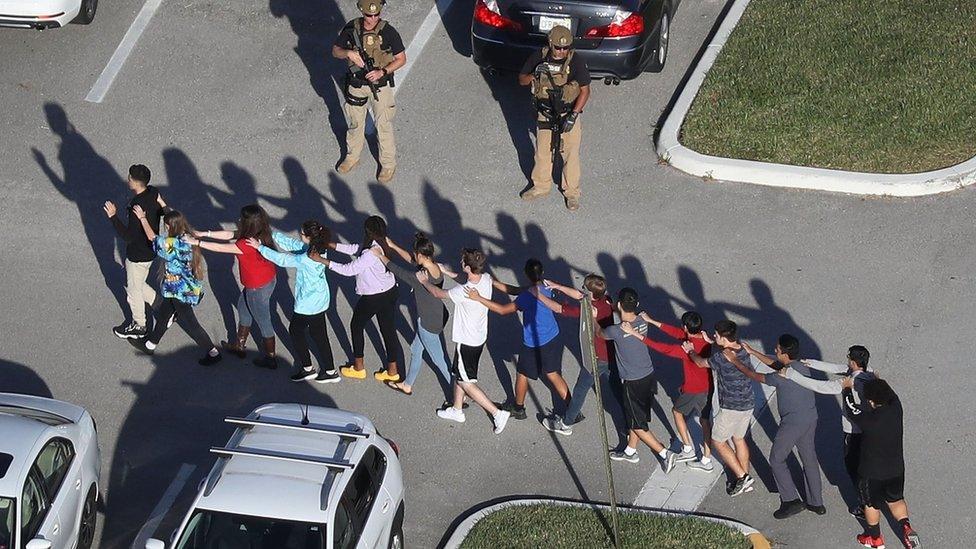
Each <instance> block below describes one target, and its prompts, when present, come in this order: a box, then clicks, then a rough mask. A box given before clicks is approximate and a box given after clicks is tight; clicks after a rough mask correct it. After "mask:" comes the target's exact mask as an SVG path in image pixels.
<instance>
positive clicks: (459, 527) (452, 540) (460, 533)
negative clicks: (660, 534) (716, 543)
mask: <svg viewBox="0 0 976 549" xmlns="http://www.w3.org/2000/svg"><path fill="white" fill-rule="evenodd" d="M493 501H494V503H492V502H489V504H488V505H487V506H484V507H476V508H474V509H473V510H469V511H467V512H466V513H467V516H464V515H462V517H463V518H461V517H459V520H455V522H454V526H453V530H449V531H448V533H447V534H445V538H446V540H445V541H443V542H442V543H441V544H440V545H439V546H438V547H440V548H441V549H458V548H459V547H460V546H461V542H462V541H464V538H465V537H467V535H468V533H469V532H470V531H471V529H472V528H473V527H474V525H475V524H477V523H478V521H480V520H481V519H482V518H484V517H486V516H488V515H490V514H491V513H494V512H495V511H498V510H499V509H504V508H506V507H513V506H516V505H536V504H545V505H565V506H567V507H585V508H588V509H603V510H609V509H610V505H607V504H602V503H587V502H582V501H573V500H568V499H559V498H548V497H518V496H516V497H512V498H503V499H500V500H493ZM617 508H618V509H620V510H622V511H625V512H630V513H643V514H648V515H660V516H668V517H695V518H700V519H703V520H707V521H711V522H715V523H718V524H723V525H725V526H728V527H729V528H732V529H734V530H738V531H740V532H742V535H743V536H745V537H747V538H749V541H750V542H752V547H753V549H769V547H770V545H769V540H767V539H766V537H765V536H763V535H762V533H760V532H759V531H758V530H756V529H755V528H753V527H752V526H749V525H748V524H745V523H742V522H739V521H736V520H732V519H730V518H726V517H720V516H717V515H708V514H703V513H683V512H675V511H664V510H660V509H649V508H646V507H633V506H629V505H618V506H617Z"/></svg>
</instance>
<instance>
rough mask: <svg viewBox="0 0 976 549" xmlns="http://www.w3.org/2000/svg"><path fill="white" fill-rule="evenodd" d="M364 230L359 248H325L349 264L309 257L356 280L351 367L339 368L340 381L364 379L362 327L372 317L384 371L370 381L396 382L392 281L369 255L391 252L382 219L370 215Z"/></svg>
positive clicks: (334, 245)
mask: <svg viewBox="0 0 976 549" xmlns="http://www.w3.org/2000/svg"><path fill="white" fill-rule="evenodd" d="M364 229H365V230H364V233H365V234H364V236H363V243H362V244H337V243H332V244H330V245H329V248H331V249H334V250H335V251H337V252H339V253H343V254H346V255H348V256H350V257H352V258H353V259H352V261H350V262H349V263H337V262H335V261H331V260H329V259H326V258H324V257H322V256H320V255H318V254H317V253H310V254H309V257H310V258H312V259H314V260H315V261H318V262H320V263H322V264H324V265H325V266H326V267H328V268H329V269H330V270H331V271H333V272H335V273H338V274H341V275H343V276H354V277H356V294H357V295H359V300H358V301H356V306H355V307H354V308H353V313H352V321H351V322H350V323H349V333H350V337H351V338H352V351H353V363H352V366H344V367H342V368H340V369H339V373H341V374H342V375H343V376H344V377H350V378H354V379H366V367H365V365H364V364H363V348H364V347H365V345H366V342H365V338H364V333H365V330H366V323H367V322H369V320H370V319H372V318H373V317H374V316H375V317H376V322H377V323H378V324H379V327H380V335H381V336H382V338H383V347H385V349H384V351H385V354H386V369H385V370H379V371H377V372H375V373H374V374H373V377H374V378H375V379H376V380H377V381H381V382H385V381H400V374H399V369H398V368H397V357H398V356H399V354H400V341H399V340H398V339H397V334H396V303H397V285H396V278H395V277H394V276H393V273H391V272H390V271H389V270H387V268H386V265H384V264H383V262H382V261H381V260H380V258H378V257H377V256H376V255H374V254H373V253H371V252H370V249H371V248H374V247H379V248H380V249H382V250H383V254H384V255H385V256H386V257H391V252H392V251H391V250H390V249H389V246H388V244H387V243H386V222H385V221H383V218H382V217H379V216H375V215H374V216H371V217H369V218H367V219H366V223H365V226H364ZM383 354H384V353H380V355H383Z"/></svg>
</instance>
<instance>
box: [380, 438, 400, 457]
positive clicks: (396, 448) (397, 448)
mask: <svg viewBox="0 0 976 549" xmlns="http://www.w3.org/2000/svg"><path fill="white" fill-rule="evenodd" d="M383 440H385V441H386V442H387V443H388V444H389V445H390V448H393V453H394V454H396V455H397V457H400V445H399V444H397V443H396V442H393V440H392V439H388V438H386V437H383Z"/></svg>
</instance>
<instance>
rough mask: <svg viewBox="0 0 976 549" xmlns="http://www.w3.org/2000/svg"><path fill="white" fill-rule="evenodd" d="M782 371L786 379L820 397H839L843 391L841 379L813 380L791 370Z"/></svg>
mask: <svg viewBox="0 0 976 549" xmlns="http://www.w3.org/2000/svg"><path fill="white" fill-rule="evenodd" d="M782 371H783V375H784V376H785V377H786V379H788V380H790V381H792V382H793V383H796V384H797V385H799V386H800V387H804V388H806V389H810V390H811V391H813V392H815V393H820V394H822V395H839V394H841V392H842V391H843V385H842V382H843V380H841V379H829V380H821V379H813V378H809V377H807V376H805V375H803V374H801V373H800V372H797V371H796V370H794V369H793V368H785V369H784V370H782Z"/></svg>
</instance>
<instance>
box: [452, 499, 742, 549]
mask: <svg viewBox="0 0 976 549" xmlns="http://www.w3.org/2000/svg"><path fill="white" fill-rule="evenodd" d="M609 523H610V515H609V511H607V512H606V513H601V514H598V512H597V511H594V510H593V509H590V508H586V507H571V506H564V505H539V504H536V505H516V506H512V507H506V508H504V509H501V510H499V511H496V512H494V513H492V514H490V515H488V516H486V517H484V518H482V519H481V520H479V521H478V522H477V523H476V524H475V525H474V528H472V529H471V531H470V532H469V533H468V536H467V537H466V538H465V539H464V541H463V542H462V543H461V549H522V548H530V547H531V548H535V547H545V548H547V549H582V548H586V549H591V548H592V549H597V548H601V547H612V546H613V545H612V544H611V540H610V537H609V534H608V531H609V528H610V526H609ZM620 538H621V547H624V548H628V549H637V548H647V547H653V548H655V549H679V548H681V549H686V548H688V547H694V548H696V549H747V548H749V547H752V545H751V543H750V542H749V541H748V540H747V539H746V538H745V536H743V535H742V534H741V533H740V532H738V531H736V530H733V529H731V528H728V527H726V526H723V525H721V524H716V523H714V522H710V521H706V520H702V519H697V518H691V517H688V518H685V517H663V516H657V515H648V514H645V513H628V512H621V513H620Z"/></svg>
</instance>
